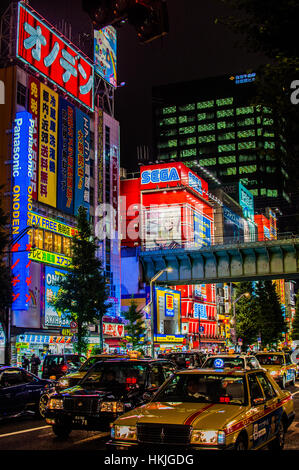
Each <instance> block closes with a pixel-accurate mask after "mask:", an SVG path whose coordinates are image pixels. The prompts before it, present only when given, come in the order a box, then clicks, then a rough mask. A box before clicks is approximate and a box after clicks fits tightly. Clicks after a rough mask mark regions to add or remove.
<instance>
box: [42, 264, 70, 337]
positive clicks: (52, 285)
mask: <svg viewBox="0 0 299 470" xmlns="http://www.w3.org/2000/svg"><path fill="white" fill-rule="evenodd" d="M65 274H66V271H64V270H63V269H59V268H53V267H51V266H45V315H44V326H45V327H51V326H55V327H66V328H69V327H70V320H69V319H67V318H66V316H65V315H64V314H63V313H61V312H56V310H55V309H54V308H53V307H52V306H51V305H50V304H49V301H50V300H51V299H52V297H53V296H55V295H57V293H58V291H59V287H58V286H57V285H56V283H57V282H58V281H59V279H60V278H61V277H62V276H65Z"/></svg>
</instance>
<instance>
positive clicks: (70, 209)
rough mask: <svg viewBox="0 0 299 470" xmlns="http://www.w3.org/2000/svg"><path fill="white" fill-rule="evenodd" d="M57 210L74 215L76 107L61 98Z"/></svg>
mask: <svg viewBox="0 0 299 470" xmlns="http://www.w3.org/2000/svg"><path fill="white" fill-rule="evenodd" d="M58 143H59V145H58V156H57V160H58V161H57V169H58V173H57V209H59V210H61V211H63V212H66V213H67V214H71V215H72V214H73V213H74V161H75V107H74V106H73V105H72V104H71V103H70V102H69V101H67V100H65V99H63V98H61V97H59V125H58Z"/></svg>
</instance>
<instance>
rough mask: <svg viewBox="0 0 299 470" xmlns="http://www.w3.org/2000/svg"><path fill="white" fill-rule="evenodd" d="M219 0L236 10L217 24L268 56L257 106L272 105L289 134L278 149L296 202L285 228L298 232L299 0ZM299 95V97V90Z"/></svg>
mask: <svg viewBox="0 0 299 470" xmlns="http://www.w3.org/2000/svg"><path fill="white" fill-rule="evenodd" d="M219 1H220V3H222V4H225V5H226V6H227V7H228V8H229V11H230V12H231V14H230V15H229V14H228V16H226V17H222V18H217V19H216V21H215V22H216V23H217V22H219V23H222V24H225V25H226V26H227V27H228V28H229V29H230V30H231V31H233V32H234V33H236V34H237V38H238V39H237V40H236V45H237V46H239V47H241V48H243V49H245V50H247V51H249V52H254V53H260V54H261V55H262V57H263V64H262V65H260V66H259V67H257V68H256V69H255V71H256V72H257V78H256V82H255V83H256V96H255V97H254V98H253V99H252V104H253V105H254V104H255V105H263V106H266V107H270V108H271V109H272V110H273V112H274V115H275V116H276V117H277V119H276V125H277V129H276V134H277V135H281V136H284V138H286V142H284V143H282V144H281V145H280V146H279V147H280V148H276V149H275V152H276V153H277V152H279V154H277V156H278V157H280V159H281V162H282V164H285V163H286V164H287V166H288V170H289V171H288V173H289V181H288V193H289V194H291V196H292V200H293V208H292V212H294V214H291V215H289V217H288V219H287V220H288V221H289V222H288V223H286V219H285V223H284V230H295V231H296V230H297V229H298V227H299V214H298V210H297V207H298V201H299V191H298V177H299V167H298V164H297V159H298V150H299V142H298V135H299V104H297V105H295V104H294V102H293V101H292V100H291V95H292V93H293V91H294V90H293V89H292V88H291V84H292V83H293V82H294V81H297V80H299V49H298V37H297V36H298V23H299V1H298V0H284V1H281V0H263V1H261V0H219ZM247 72H252V70H248V71H247ZM296 88H298V86H296ZM296 94H297V98H298V93H296ZM282 146H283V147H285V150H283V149H282ZM267 153H269V152H268V151H267ZM296 201H297V203H296ZM286 210H288V208H286ZM284 217H286V214H284Z"/></svg>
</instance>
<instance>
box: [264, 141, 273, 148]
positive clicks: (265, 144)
mask: <svg viewBox="0 0 299 470" xmlns="http://www.w3.org/2000/svg"><path fill="white" fill-rule="evenodd" d="M264 148H265V149H275V142H269V141H268V140H266V141H265V142H264Z"/></svg>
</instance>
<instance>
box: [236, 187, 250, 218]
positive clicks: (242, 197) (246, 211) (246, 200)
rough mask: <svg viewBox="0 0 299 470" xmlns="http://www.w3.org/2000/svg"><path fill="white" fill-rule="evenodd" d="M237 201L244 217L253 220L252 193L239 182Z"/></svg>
mask: <svg viewBox="0 0 299 470" xmlns="http://www.w3.org/2000/svg"><path fill="white" fill-rule="evenodd" d="M239 203H240V206H241V207H242V210H243V215H244V217H245V219H250V220H252V221H253V222H254V198H253V194H251V192H250V191H249V190H248V189H247V188H245V186H243V184H242V183H239Z"/></svg>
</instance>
